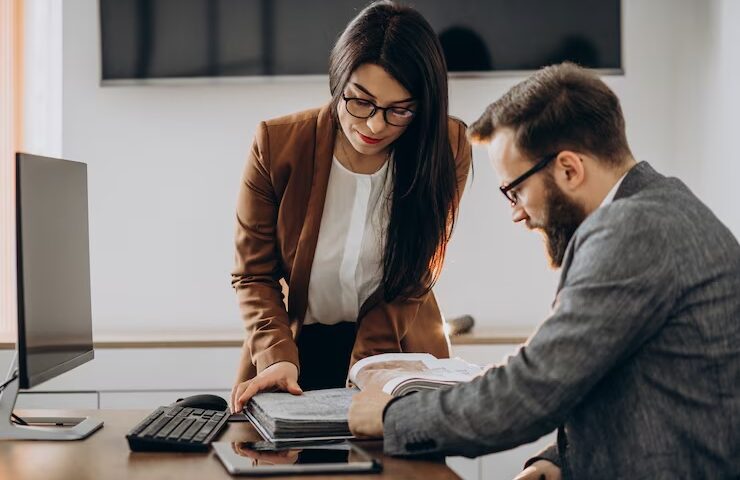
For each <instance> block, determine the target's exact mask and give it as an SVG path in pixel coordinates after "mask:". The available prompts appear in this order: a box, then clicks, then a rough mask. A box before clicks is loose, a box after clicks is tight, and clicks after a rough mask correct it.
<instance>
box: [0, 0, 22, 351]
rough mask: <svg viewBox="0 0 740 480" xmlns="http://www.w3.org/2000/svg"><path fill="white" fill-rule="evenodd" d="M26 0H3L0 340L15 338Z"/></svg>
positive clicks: (0, 25)
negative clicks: (17, 163)
mask: <svg viewBox="0 0 740 480" xmlns="http://www.w3.org/2000/svg"><path fill="white" fill-rule="evenodd" d="M22 52H23V0H0V341H12V340H13V339H14V338H15V325H16V321H15V319H16V296H15V178H14V177H15V152H16V151H17V150H19V149H20V148H21V144H22V133H23V132H22V128H21V125H22V124H23V118H22V115H21V113H22V111H21V98H22V95H23V92H22Z"/></svg>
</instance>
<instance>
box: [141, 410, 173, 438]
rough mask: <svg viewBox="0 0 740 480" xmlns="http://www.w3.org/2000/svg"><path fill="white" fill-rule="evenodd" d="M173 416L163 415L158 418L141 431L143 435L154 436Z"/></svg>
mask: <svg viewBox="0 0 740 480" xmlns="http://www.w3.org/2000/svg"><path fill="white" fill-rule="evenodd" d="M171 418H173V417H171V416H169V415H163V416H161V417H159V418H158V419H156V420H155V421H154V423H152V424H151V425H149V426H148V427H146V429H144V431H143V432H141V436H142V437H153V436H154V435H155V434H156V433H157V432H158V431H159V430H160V429H161V428H162V427H164V426H165V425H166V424H167V422H169V421H170V419H171Z"/></svg>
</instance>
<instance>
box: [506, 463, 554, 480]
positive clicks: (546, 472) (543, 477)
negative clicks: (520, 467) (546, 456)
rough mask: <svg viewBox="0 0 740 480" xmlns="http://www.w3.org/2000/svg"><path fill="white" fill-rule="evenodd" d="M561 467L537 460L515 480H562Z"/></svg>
mask: <svg viewBox="0 0 740 480" xmlns="http://www.w3.org/2000/svg"><path fill="white" fill-rule="evenodd" d="M561 478H562V477H561V475H560V467H558V466H557V465H555V464H554V463H552V462H551V461H549V460H537V461H536V462H534V463H533V464H532V465H530V466H528V467H527V468H525V469H524V471H523V472H522V473H520V474H519V475H517V476H516V477H514V480H560V479H561Z"/></svg>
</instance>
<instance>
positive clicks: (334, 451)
mask: <svg viewBox="0 0 740 480" xmlns="http://www.w3.org/2000/svg"><path fill="white" fill-rule="evenodd" d="M211 445H212V446H213V449H214V450H215V451H216V455H218V457H219V459H220V460H221V462H222V463H223V465H224V467H226V470H228V472H229V473H230V474H232V475H281V474H298V473H322V472H326V473H336V472H352V473H362V472H368V473H371V472H379V471H380V469H381V467H380V462H378V461H377V460H375V459H373V458H372V457H370V455H368V454H367V453H366V452H365V451H364V450H362V449H360V448H359V447H357V446H355V445H352V444H350V443H346V442H343V443H339V444H330V445H311V446H301V447H290V448H270V447H269V445H265V444H264V443H263V442H257V443H251V442H243V443H242V442H233V443H231V442H214V443H212V444H211Z"/></svg>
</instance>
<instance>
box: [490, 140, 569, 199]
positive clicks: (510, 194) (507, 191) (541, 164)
mask: <svg viewBox="0 0 740 480" xmlns="http://www.w3.org/2000/svg"><path fill="white" fill-rule="evenodd" d="M557 156H558V154H557V153H552V154H550V155H546V156H544V157H542V159H541V160H540V161H538V162H537V163H535V164H534V166H533V167H532V168H530V169H529V170H527V171H526V172H524V173H522V174H521V175H519V176H518V177H516V178H515V179H514V180H512V181H511V183H509V184H507V185H504V186H503V187H498V189H499V190H501V193H503V194H504V197H506V199H507V200H508V201H509V202H511V206H512V207H513V206H514V205H516V204H517V203H518V202H519V195H517V193H516V192H515V191H513V190H512V189H514V188H516V187H518V186H519V185H521V184H522V182H524V180H526V179H528V178H529V177H531V176H532V175H534V174H535V173H537V172H539V171H540V170H542V169H543V168H545V167H546V166H547V164H548V163H550V162H551V161H553V160H554V159H555V158H557Z"/></svg>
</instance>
